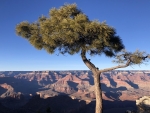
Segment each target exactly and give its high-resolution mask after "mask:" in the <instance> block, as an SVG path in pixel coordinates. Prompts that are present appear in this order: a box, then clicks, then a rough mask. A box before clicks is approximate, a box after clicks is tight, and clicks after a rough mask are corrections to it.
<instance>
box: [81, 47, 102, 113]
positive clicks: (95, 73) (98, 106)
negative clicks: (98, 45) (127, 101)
mask: <svg viewBox="0 0 150 113" xmlns="http://www.w3.org/2000/svg"><path fill="white" fill-rule="evenodd" d="M81 57H82V60H83V62H84V63H85V65H86V66H87V67H88V68H89V69H90V70H91V71H92V72H93V77H94V86H95V96H96V107H95V113H102V91H101V85H100V74H101V73H99V71H98V69H97V68H96V67H95V65H94V64H92V63H91V62H90V61H89V60H88V59H87V58H86V53H85V51H84V50H82V51H81Z"/></svg>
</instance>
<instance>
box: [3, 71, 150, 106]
mask: <svg viewBox="0 0 150 113" xmlns="http://www.w3.org/2000/svg"><path fill="white" fill-rule="evenodd" d="M100 81H101V87H102V91H103V94H102V96H103V100H105V101H111V102H114V101H135V100H136V99H138V98H140V97H142V96H147V95H150V87H149V85H148V84H150V71H147V70H143V71H135V70H134V71H133V70H130V71H126V70H125V71H123V70H115V71H110V72H105V73H102V74H101V77H100ZM34 95H39V96H40V98H43V99H46V98H49V97H54V96H58V95H68V96H69V97H70V98H72V99H73V100H74V99H78V100H80V101H83V100H84V101H85V102H86V104H89V103H90V102H92V101H94V100H95V94H94V81H93V74H92V72H91V71H89V70H73V71H0V97H1V102H0V103H1V104H2V105H3V106H4V107H9V108H19V107H20V106H23V105H25V104H27V103H28V102H29V99H31V98H32V97H34ZM4 98H8V99H5V100H4ZM9 98H11V99H12V98H14V99H15V100H14V101H15V104H14V101H13V100H11V101H10V100H9ZM16 99H17V102H16Z"/></svg>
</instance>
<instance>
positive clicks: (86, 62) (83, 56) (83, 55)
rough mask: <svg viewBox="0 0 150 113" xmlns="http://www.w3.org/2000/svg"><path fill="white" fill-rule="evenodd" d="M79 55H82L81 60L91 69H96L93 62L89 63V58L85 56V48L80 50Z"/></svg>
mask: <svg viewBox="0 0 150 113" xmlns="http://www.w3.org/2000/svg"><path fill="white" fill-rule="evenodd" d="M81 57H82V60H83V62H84V63H85V65H86V66H87V67H88V68H89V69H90V70H91V71H96V69H97V68H96V67H95V65H94V64H93V63H91V62H90V60H88V59H87V58H86V52H85V50H83V49H82V50H81Z"/></svg>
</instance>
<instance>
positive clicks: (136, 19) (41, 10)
mask: <svg viewBox="0 0 150 113" xmlns="http://www.w3.org/2000/svg"><path fill="white" fill-rule="evenodd" d="M64 3H70V4H71V3H76V4H77V6H78V8H80V9H81V10H82V11H83V12H84V13H85V14H86V15H87V16H88V17H89V18H90V19H91V20H94V19H97V20H99V21H100V22H102V21H106V22H107V24H108V25H110V26H112V27H114V28H115V29H116V32H117V35H119V36H120V37H121V39H122V40H123V43H124V45H125V47H126V49H127V50H128V51H131V52H133V51H135V50H136V49H139V50H141V51H146V52H147V53H150V7H149V6H150V1H149V0H0V71H36V70H88V68H87V67H86V65H85V64H84V63H83V61H82V60H81V57H80V54H76V55H73V56H70V55H68V54H67V55H66V56H63V55H60V56H57V55H56V53H55V54H53V55H50V54H48V53H47V52H46V51H44V50H37V49H35V48H34V47H33V46H32V45H30V44H29V42H28V41H27V40H25V39H23V38H21V37H19V36H17V35H16V34H15V26H16V25H17V24H18V23H20V22H22V21H29V22H35V21H36V20H37V19H38V17H39V16H41V15H46V16H48V13H49V10H50V9H51V8H52V7H56V8H59V7H60V6H62V5H64ZM87 58H90V59H91V62H93V63H94V64H95V65H96V66H97V67H99V69H104V68H108V67H112V66H116V65H117V64H114V63H112V60H113V59H110V58H107V57H105V56H103V55H102V56H94V57H90V56H89V55H88V54H87ZM149 69H150V62H148V65H144V64H143V65H141V66H140V67H139V66H132V67H130V66H129V67H127V68H121V70H149Z"/></svg>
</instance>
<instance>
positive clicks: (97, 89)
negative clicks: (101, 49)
mask: <svg viewBox="0 0 150 113" xmlns="http://www.w3.org/2000/svg"><path fill="white" fill-rule="evenodd" d="M93 74H94V87H95V96H96V107H95V113H102V90H101V84H100V75H99V74H97V73H93Z"/></svg>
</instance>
